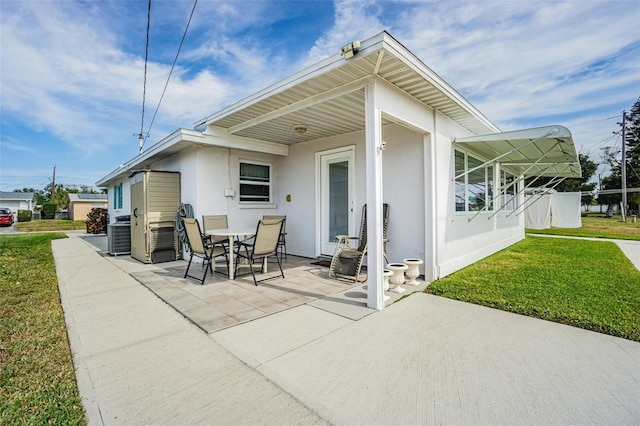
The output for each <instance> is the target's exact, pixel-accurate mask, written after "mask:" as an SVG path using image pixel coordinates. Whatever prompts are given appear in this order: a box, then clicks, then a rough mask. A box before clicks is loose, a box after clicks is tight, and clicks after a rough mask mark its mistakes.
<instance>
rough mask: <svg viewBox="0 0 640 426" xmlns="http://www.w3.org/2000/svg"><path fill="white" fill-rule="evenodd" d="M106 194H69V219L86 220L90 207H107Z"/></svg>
mask: <svg viewBox="0 0 640 426" xmlns="http://www.w3.org/2000/svg"><path fill="white" fill-rule="evenodd" d="M107 204H108V203H107V194H69V219H71V220H86V219H87V215H88V214H89V212H90V211H91V209H92V208H95V207H99V208H103V209H106V208H107Z"/></svg>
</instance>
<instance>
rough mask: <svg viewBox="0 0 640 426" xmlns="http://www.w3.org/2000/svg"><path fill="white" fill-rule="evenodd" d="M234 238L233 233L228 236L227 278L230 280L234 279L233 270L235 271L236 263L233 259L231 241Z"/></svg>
mask: <svg viewBox="0 0 640 426" xmlns="http://www.w3.org/2000/svg"><path fill="white" fill-rule="evenodd" d="M235 240H236V237H235V235H230V236H229V279H230V280H233V279H235V272H236V264H235V261H234V259H233V250H234V244H233V242H234V241H235Z"/></svg>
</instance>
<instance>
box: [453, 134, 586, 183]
mask: <svg viewBox="0 0 640 426" xmlns="http://www.w3.org/2000/svg"><path fill="white" fill-rule="evenodd" d="M453 143H454V145H457V146H459V147H461V148H465V149H467V150H469V151H470V152H474V153H477V154H479V155H481V156H482V157H484V158H485V159H487V161H486V162H485V163H484V164H487V163H493V162H499V163H500V165H501V167H504V168H506V169H509V170H510V171H512V172H513V173H514V174H516V175H524V177H525V178H527V177H533V176H542V177H553V178H579V177H581V176H582V171H581V169H580V161H579V159H578V153H577V152H576V148H575V145H574V143H573V138H572V136H571V132H570V131H569V130H568V129H567V128H566V127H563V126H545V127H536V128H532V129H525V130H515V131H510V132H502V133H493V134H487V135H481V136H470V137H464V138H456V139H454V141H453Z"/></svg>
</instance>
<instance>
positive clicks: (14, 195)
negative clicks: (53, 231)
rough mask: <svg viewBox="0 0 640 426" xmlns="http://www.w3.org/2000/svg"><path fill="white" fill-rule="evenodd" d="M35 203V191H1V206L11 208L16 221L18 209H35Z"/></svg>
mask: <svg viewBox="0 0 640 426" xmlns="http://www.w3.org/2000/svg"><path fill="white" fill-rule="evenodd" d="M33 205H34V202H33V192H0V207H6V208H8V209H11V212H12V213H13V219H14V221H15V222H17V221H18V210H29V211H33Z"/></svg>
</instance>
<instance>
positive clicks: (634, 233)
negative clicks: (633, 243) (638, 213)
mask: <svg viewBox="0 0 640 426" xmlns="http://www.w3.org/2000/svg"><path fill="white" fill-rule="evenodd" d="M527 233H529V234H546V235H568V236H572V237H590V238H613V239H618V240H640V220H638V221H636V223H633V222H632V221H631V218H627V220H626V221H625V222H623V221H622V219H621V218H620V216H614V217H611V218H606V217H604V215H601V214H597V215H596V214H590V215H588V216H587V217H583V218H582V228H549V229H527Z"/></svg>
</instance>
